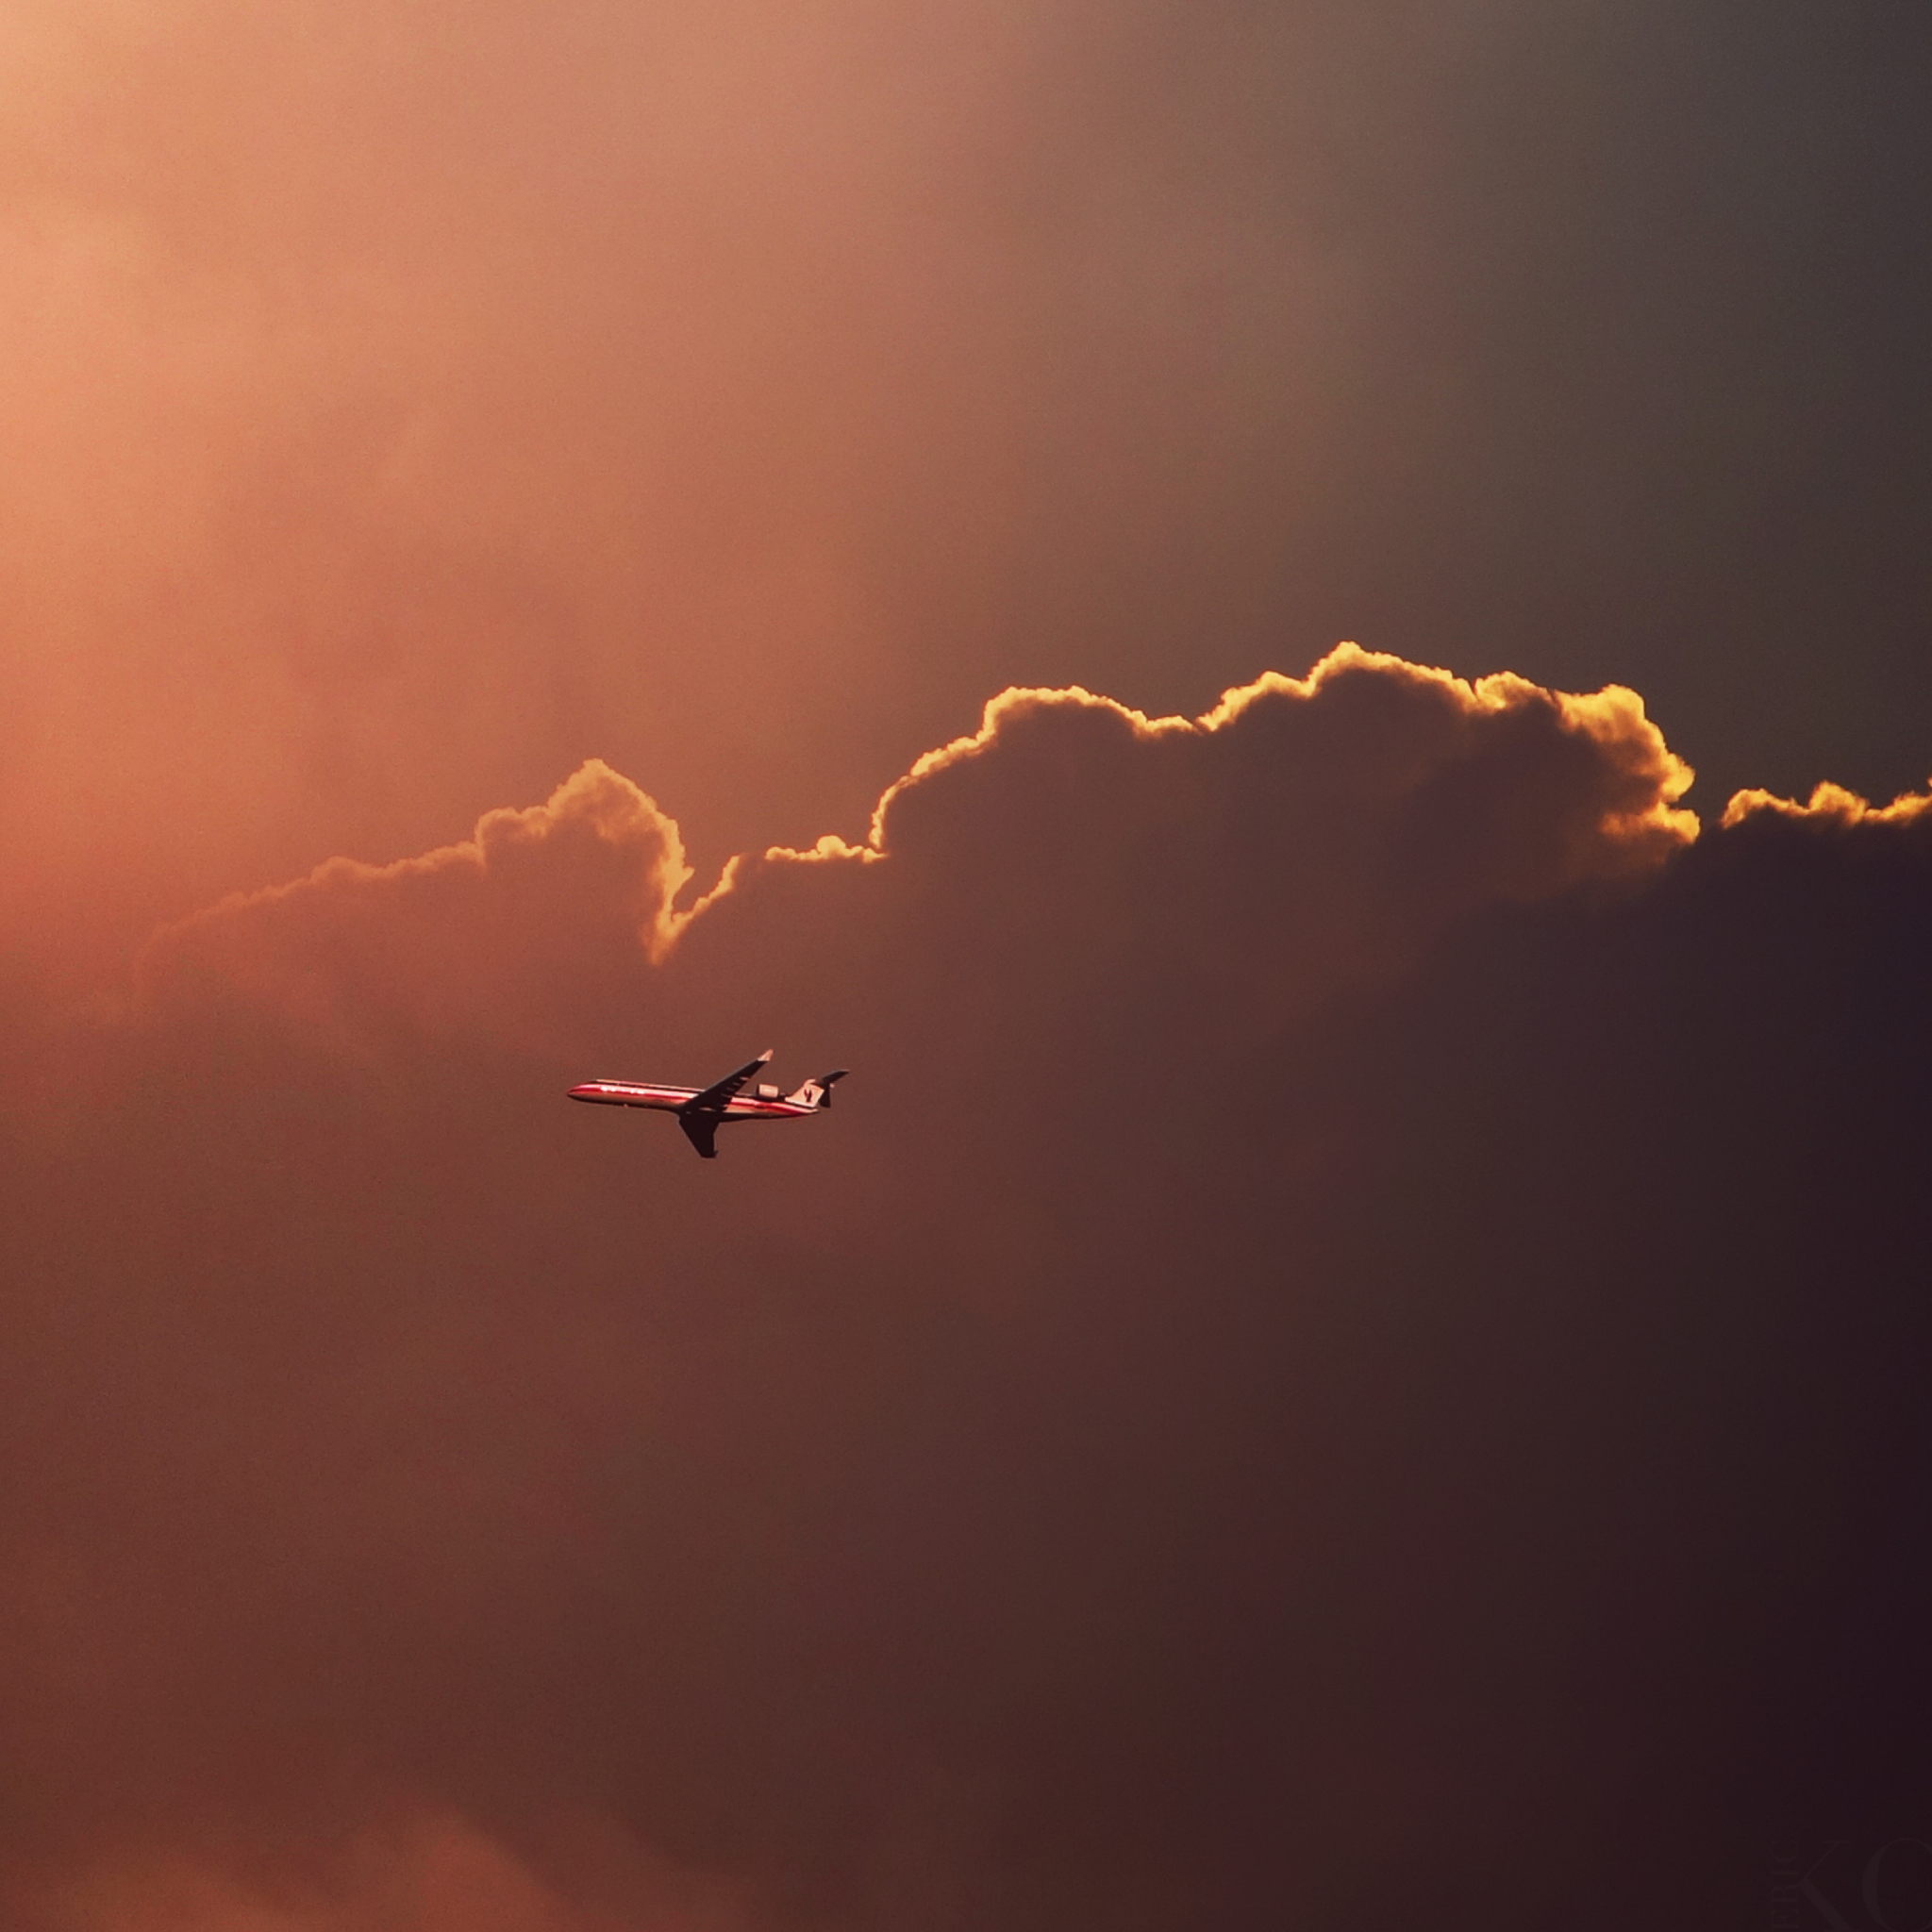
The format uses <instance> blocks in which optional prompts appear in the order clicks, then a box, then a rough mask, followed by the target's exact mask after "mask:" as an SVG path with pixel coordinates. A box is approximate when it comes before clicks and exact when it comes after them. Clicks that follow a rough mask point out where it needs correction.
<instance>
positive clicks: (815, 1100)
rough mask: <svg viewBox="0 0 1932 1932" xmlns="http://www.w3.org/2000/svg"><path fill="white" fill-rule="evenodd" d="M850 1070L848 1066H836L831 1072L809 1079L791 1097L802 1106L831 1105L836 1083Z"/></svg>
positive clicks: (820, 1106)
mask: <svg viewBox="0 0 1932 1932" xmlns="http://www.w3.org/2000/svg"><path fill="white" fill-rule="evenodd" d="M849 1071H850V1069H849V1068H846V1067H834V1068H833V1069H832V1071H831V1072H830V1073H829V1074H820V1075H819V1076H818V1078H817V1079H816V1080H808V1081H807V1082H806V1083H805V1085H804V1086H803V1087H801V1088H800V1089H799V1090H798V1091H797V1092H796V1093H794V1094H792V1095H791V1099H792V1100H794V1101H795V1102H796V1103H797V1104H798V1105H799V1106H800V1107H817V1108H824V1107H830V1106H831V1104H832V1087H833V1085H834V1083H835V1082H837V1081H840V1080H842V1079H843V1078H844V1077H845V1075H846V1074H847V1073H848V1072H849Z"/></svg>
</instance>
